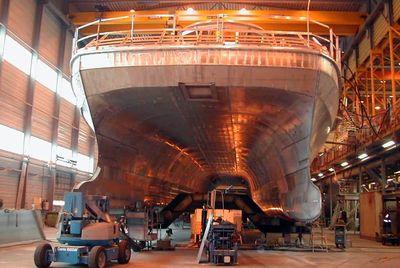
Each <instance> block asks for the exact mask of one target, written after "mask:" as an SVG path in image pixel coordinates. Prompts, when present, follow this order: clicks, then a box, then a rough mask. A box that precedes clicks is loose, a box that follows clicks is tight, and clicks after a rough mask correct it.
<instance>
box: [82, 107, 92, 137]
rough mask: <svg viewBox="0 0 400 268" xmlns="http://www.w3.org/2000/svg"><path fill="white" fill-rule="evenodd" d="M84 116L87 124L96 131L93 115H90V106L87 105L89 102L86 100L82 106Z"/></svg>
mask: <svg viewBox="0 0 400 268" xmlns="http://www.w3.org/2000/svg"><path fill="white" fill-rule="evenodd" d="M81 111H82V115H83V118H84V119H85V120H86V122H87V123H88V125H89V127H90V128H91V129H92V130H93V131H94V124H93V120H92V115H91V114H90V109H89V105H88V103H87V100H85V102H84V103H83V105H82V109H81Z"/></svg>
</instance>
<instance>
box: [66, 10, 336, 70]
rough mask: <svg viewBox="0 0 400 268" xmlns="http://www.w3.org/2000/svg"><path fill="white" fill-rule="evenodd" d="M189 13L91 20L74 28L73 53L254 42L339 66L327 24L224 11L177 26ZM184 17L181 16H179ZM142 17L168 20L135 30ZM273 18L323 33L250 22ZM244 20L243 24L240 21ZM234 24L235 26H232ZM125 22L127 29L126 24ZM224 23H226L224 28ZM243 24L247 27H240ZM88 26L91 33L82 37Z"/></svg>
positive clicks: (305, 19) (300, 19)
mask: <svg viewBox="0 0 400 268" xmlns="http://www.w3.org/2000/svg"><path fill="white" fill-rule="evenodd" d="M188 16H189V17H190V15H187V14H186V15H182V14H159V15H157V14H152V15H139V14H135V12H131V13H130V15H127V16H121V17H116V18H106V19H98V20H96V21H93V22H91V23H88V24H85V25H82V26H80V27H78V28H77V29H76V31H75V36H74V46H73V54H76V53H77V52H78V50H81V49H85V48H92V49H93V48H94V49H99V48H101V47H110V46H115V47H118V46H148V45H152V46H167V45H225V46H235V45H247V46H248V45H255V46H262V47H280V48H309V49H312V50H316V51H319V52H321V53H323V54H325V55H327V56H329V57H331V58H332V59H333V60H335V61H336V62H337V64H338V65H339V66H340V62H341V58H340V57H341V52H340V48H339V37H338V36H337V35H336V34H335V33H334V32H333V30H332V28H330V27H329V26H327V25H325V24H322V23H320V22H317V21H315V20H308V18H306V17H292V16H290V17H288V16H277V15H273V16H271V15H251V14H248V15H227V14H218V15H215V14H210V15H209V16H208V15H206V14H203V16H202V17H201V18H207V19H204V20H203V21H202V20H197V21H196V19H197V18H196V16H194V19H193V20H192V21H193V22H197V23H194V24H192V25H189V26H188V27H184V28H179V27H177V22H179V21H180V19H186V20H187V18H188ZM183 17H184V18H183ZM145 19H149V20H151V19H153V20H154V19H166V20H167V21H170V23H169V24H168V23H167V25H170V26H169V27H165V28H160V29H151V28H150V27H149V29H135V22H136V21H137V20H138V21H143V20H145ZM266 19H268V20H273V21H275V22H276V21H278V22H279V21H284V22H285V23H287V22H288V21H290V20H292V21H302V22H303V23H304V25H305V28H306V22H307V29H309V28H310V25H316V26H317V27H320V28H322V29H325V32H326V34H325V35H324V36H322V35H316V34H313V33H311V32H309V31H307V30H306V31H269V30H263V29H262V28H260V27H258V26H256V25H255V24H251V22H256V21H257V20H266ZM243 21H246V23H243ZM201 23H208V25H209V27H201V26H204V25H202V24H201ZM235 23H237V25H236V26H235ZM128 24H129V29H126V26H127V25H128ZM107 25H108V26H109V25H125V26H124V27H122V26H121V28H125V29H126V30H120V31H102V29H103V28H104V27H106V26H107ZM227 25H229V26H228V27H227ZM244 25H246V26H247V27H243V26H244ZM89 29H91V30H92V32H94V29H95V33H93V34H89V35H86V36H83V33H84V32H87V31H88V30H89Z"/></svg>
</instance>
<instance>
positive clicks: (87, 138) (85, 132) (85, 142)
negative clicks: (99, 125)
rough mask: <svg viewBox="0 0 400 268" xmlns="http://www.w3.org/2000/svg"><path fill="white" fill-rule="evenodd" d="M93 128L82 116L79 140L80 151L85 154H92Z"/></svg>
mask: <svg viewBox="0 0 400 268" xmlns="http://www.w3.org/2000/svg"><path fill="white" fill-rule="evenodd" d="M91 133H92V131H91V129H90V127H89V125H88V124H87V123H86V121H85V120H84V119H83V117H82V118H81V122H80V123H79V140H78V152H79V153H81V154H84V155H90V144H91V141H92V137H91Z"/></svg>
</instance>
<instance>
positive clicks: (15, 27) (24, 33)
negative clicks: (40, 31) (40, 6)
mask: <svg viewBox="0 0 400 268" xmlns="http://www.w3.org/2000/svg"><path fill="white" fill-rule="evenodd" d="M35 10H36V1H35V0H12V1H10V7H9V11H8V12H9V15H8V29H9V30H10V31H11V32H13V33H15V34H16V35H17V36H18V37H19V38H21V39H22V41H24V42H25V43H26V44H28V45H32V41H33V25H34V24H35V23H34V22H35Z"/></svg>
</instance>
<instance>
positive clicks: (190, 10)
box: [186, 7, 194, 14]
mask: <svg viewBox="0 0 400 268" xmlns="http://www.w3.org/2000/svg"><path fill="white" fill-rule="evenodd" d="M186 13H188V14H193V13H194V9H193V8H191V7H189V8H188V9H186Z"/></svg>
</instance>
